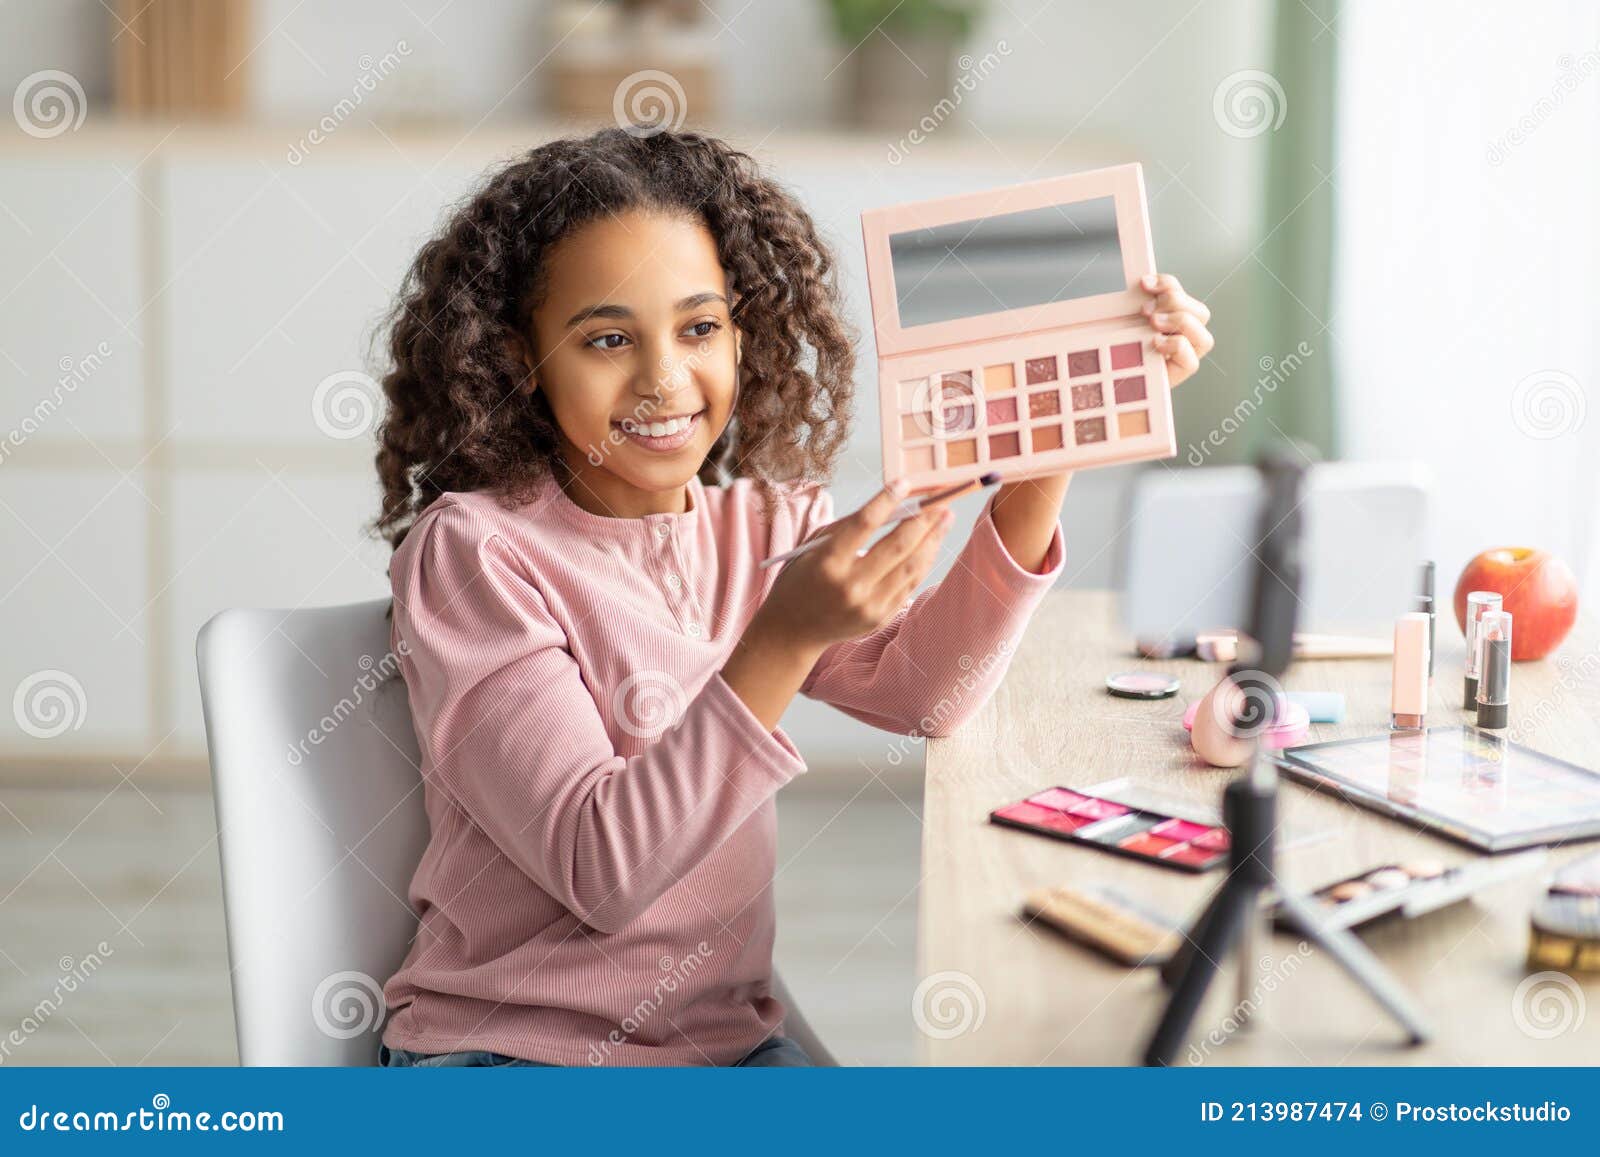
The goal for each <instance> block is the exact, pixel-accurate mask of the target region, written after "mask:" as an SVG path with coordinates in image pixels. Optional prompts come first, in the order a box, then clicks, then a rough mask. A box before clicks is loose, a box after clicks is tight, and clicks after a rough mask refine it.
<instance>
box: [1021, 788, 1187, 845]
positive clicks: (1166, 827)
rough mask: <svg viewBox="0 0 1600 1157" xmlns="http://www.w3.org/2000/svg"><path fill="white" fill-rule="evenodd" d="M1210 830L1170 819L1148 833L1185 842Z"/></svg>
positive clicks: (1184, 821)
mask: <svg viewBox="0 0 1600 1157" xmlns="http://www.w3.org/2000/svg"><path fill="white" fill-rule="evenodd" d="M1036 798H1037V797H1036ZM1210 830H1211V829H1210V828H1208V827H1206V825H1205V824H1197V823H1195V822H1194V821H1193V820H1180V819H1170V820H1165V821H1163V822H1162V823H1159V824H1157V825H1156V826H1155V827H1153V828H1151V829H1150V834H1151V835H1156V836H1166V837H1167V839H1169V840H1172V841H1174V842H1175V843H1186V842H1187V841H1189V840H1192V839H1194V838H1195V837H1196V836H1203V835H1205V834H1206V833H1207V832H1209V831H1210Z"/></svg>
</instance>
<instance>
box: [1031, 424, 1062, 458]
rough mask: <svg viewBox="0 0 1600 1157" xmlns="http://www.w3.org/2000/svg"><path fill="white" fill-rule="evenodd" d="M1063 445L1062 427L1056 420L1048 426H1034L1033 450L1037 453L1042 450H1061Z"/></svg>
mask: <svg viewBox="0 0 1600 1157" xmlns="http://www.w3.org/2000/svg"><path fill="white" fill-rule="evenodd" d="M1061 446H1062V441H1061V427H1060V426H1058V425H1056V424H1055V423H1054V422H1052V423H1050V424H1049V425H1048V426H1035V427H1034V428H1033V452H1034V453H1035V454H1037V453H1039V452H1040V451H1041V450H1059V449H1061Z"/></svg>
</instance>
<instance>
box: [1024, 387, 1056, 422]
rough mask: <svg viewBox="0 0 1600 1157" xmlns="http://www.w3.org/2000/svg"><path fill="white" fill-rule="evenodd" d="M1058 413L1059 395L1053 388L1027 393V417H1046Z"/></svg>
mask: <svg viewBox="0 0 1600 1157" xmlns="http://www.w3.org/2000/svg"><path fill="white" fill-rule="evenodd" d="M1059 413H1061V395H1060V394H1059V393H1058V392H1056V391H1055V390H1046V391H1045V392H1044V393H1042V394H1029V395H1028V417H1030V418H1048V417H1049V416H1050V415H1051V414H1059Z"/></svg>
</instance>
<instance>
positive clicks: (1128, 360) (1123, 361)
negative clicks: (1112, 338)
mask: <svg viewBox="0 0 1600 1157" xmlns="http://www.w3.org/2000/svg"><path fill="white" fill-rule="evenodd" d="M1143 364H1144V351H1143V350H1142V349H1140V348H1139V343H1138V342H1136V341H1129V342H1123V343H1122V344H1121V345H1114V346H1112V347H1111V368H1112V369H1114V370H1129V369H1132V368H1133V367H1134V366H1137V365H1143Z"/></svg>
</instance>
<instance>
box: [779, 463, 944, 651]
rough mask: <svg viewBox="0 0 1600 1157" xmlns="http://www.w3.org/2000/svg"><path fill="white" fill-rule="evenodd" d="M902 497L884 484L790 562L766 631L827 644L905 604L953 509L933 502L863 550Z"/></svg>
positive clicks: (864, 629)
mask: <svg viewBox="0 0 1600 1157" xmlns="http://www.w3.org/2000/svg"><path fill="white" fill-rule="evenodd" d="M901 497H902V495H900V494H897V493H895V492H894V491H892V490H890V489H888V488H885V489H883V490H880V491H879V492H878V493H877V494H876V495H875V496H874V497H873V498H872V500H871V501H869V502H868V503H867V504H866V505H865V506H863V507H862V508H861V509H860V510H858V511H856V512H855V513H854V514H851V515H849V516H848V517H846V518H843V519H840V520H839V521H838V522H837V523H835V524H834V525H833V527H832V528H831V529H830V530H829V532H828V540H829V541H828V542H827V544H826V545H824V546H819V547H817V548H816V549H815V550H812V551H808V552H807V553H805V554H803V555H800V556H799V557H798V558H795V559H794V560H792V561H791V562H789V563H788V564H787V565H786V566H785V567H784V569H783V571H782V572H781V573H780V574H779V575H778V579H777V581H776V582H775V583H773V585H772V591H771V593H769V594H768V595H767V601H766V602H765V603H763V604H762V607H761V610H760V612H758V617H759V618H760V619H761V620H762V623H761V625H762V628H763V629H764V630H772V631H774V632H776V633H779V634H781V635H784V636H787V638H788V639H789V640H790V641H791V642H792V643H796V644H799V645H801V646H807V647H812V648H824V647H827V646H830V645H831V644H833V643H838V642H843V641H844V640H846V639H854V638H857V637H859V636H861V635H865V634H868V633H869V632H871V631H875V630H877V629H878V628H879V627H881V626H883V625H884V624H885V623H887V622H888V621H889V620H890V619H892V618H893V617H894V616H895V614H896V613H897V612H898V611H899V610H900V608H901V607H903V606H904V605H905V604H906V600H908V599H909V598H910V597H911V596H912V594H913V593H914V592H915V591H916V589H917V587H918V586H919V585H921V583H922V580H923V579H925V578H926V577H927V576H928V571H930V570H931V569H932V568H933V564H934V560H935V559H936V558H937V557H938V552H939V544H940V543H941V542H943V541H944V536H945V534H946V533H947V532H948V531H949V529H950V524H951V522H952V521H954V518H955V515H954V513H953V512H952V511H951V510H950V508H949V507H948V506H943V505H940V506H932V507H929V508H927V509H926V510H923V511H922V512H921V513H919V514H917V515H915V516H914V517H911V518H908V519H906V520H905V521H903V522H901V523H900V524H899V525H897V526H896V527H895V528H894V529H893V530H891V531H890V532H889V533H888V534H886V535H884V536H883V537H882V538H881V539H879V540H878V541H877V542H876V543H874V544H873V545H872V548H871V549H870V550H868V551H867V552H866V553H865V554H863V555H860V556H859V557H858V556H857V553H856V552H857V551H859V550H861V549H862V548H863V547H865V546H866V544H867V542H868V540H870V539H871V538H872V535H873V533H874V532H875V531H876V530H877V529H878V528H879V527H880V526H882V525H883V524H884V522H886V521H887V520H888V518H889V516H890V515H891V514H893V513H894V509H895V507H896V505H898V503H899V501H900V498H901Z"/></svg>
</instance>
